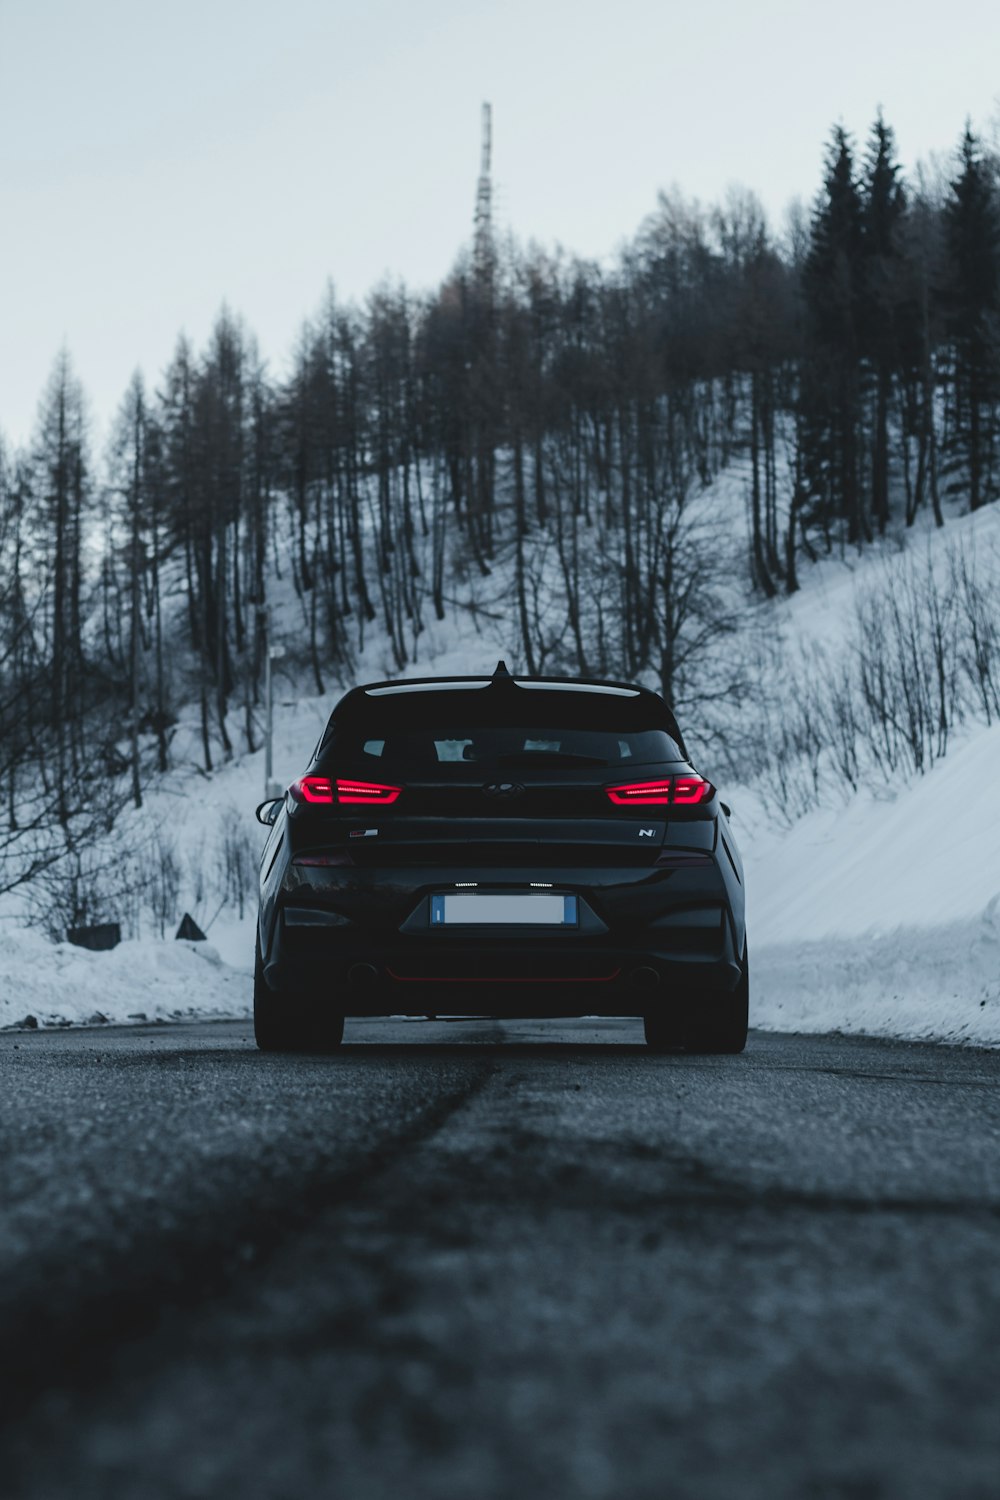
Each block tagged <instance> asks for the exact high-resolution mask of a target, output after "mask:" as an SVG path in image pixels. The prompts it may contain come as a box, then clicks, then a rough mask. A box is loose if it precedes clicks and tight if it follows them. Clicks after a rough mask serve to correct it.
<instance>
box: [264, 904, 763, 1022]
mask: <svg viewBox="0 0 1000 1500" xmlns="http://www.w3.org/2000/svg"><path fill="white" fill-rule="evenodd" d="M491 937H492V941H491V942H488V943H485V942H480V943H477V944H475V945H471V944H468V943H463V944H461V945H457V944H455V943H435V942H430V941H427V940H423V941H411V942H405V943H403V942H398V941H397V942H395V943H390V944H388V945H386V944H382V943H376V942H365V941H363V940H360V939H359V938H358V937H357V936H354V935H352V937H351V938H350V939H348V940H346V941H345V940H344V939H339V938H338V939H337V940H336V941H333V942H331V941H330V940H329V939H328V938H327V935H326V934H319V933H309V934H302V933H295V934H294V936H293V937H291V935H290V934H289V933H287V932H284V931H282V930H279V931H278V932H277V933H276V934H275V941H274V944H273V947H272V953H271V956H270V959H269V961H268V962H267V964H266V965H265V970H264V973H265V978H266V980H267V982H268V985H269V986H270V987H271V988H272V989H275V990H277V991H280V992H282V993H285V994H287V995H288V996H289V998H293V997H296V998H299V997H301V998H302V999H303V1000H308V1001H309V1002H310V1003H313V1004H317V1005H320V1006H323V1005H329V1007H330V1008H331V1009H332V1010H335V1011H337V1012H338V1013H340V1014H344V1015H349V1016H377V1015H437V1014H455V1013H459V1012H460V1013H461V1014H463V1015H489V1016H528V1015H534V1016H558V1015H569V1016H572V1015H605V1016H636V1015H641V1014H643V1013H644V1012H646V1011H648V1010H650V1009H652V1008H655V1007H656V1006H659V1005H662V1004H673V1003H676V1004H677V1005H678V1006H681V1005H683V1006H685V1007H687V1008H689V1007H691V1006H698V1005H699V1004H701V1003H705V1004H710V1003H711V1002H712V1000H713V999H717V998H721V997H722V996H723V995H726V994H729V993H731V992H732V991H733V990H734V989H735V988H736V986H737V984H738V983H739V980H740V974H741V969H740V963H739V958H738V956H737V954H736V951H735V946H734V943H733V938H732V931H731V928H730V925H729V923H728V922H726V923H724V924H723V927H722V931H721V934H720V940H719V941H718V943H717V944H716V945H715V951H713V952H701V953H698V952H691V951H686V952H678V951H677V950H676V948H672V947H670V946H669V945H667V944H664V943H653V944H649V943H644V944H634V945H633V944H629V945H628V946H622V945H621V944H613V943H610V942H607V941H601V942H587V943H584V942H579V941H578V942H576V943H569V942H566V941H565V940H563V941H561V942H554V941H549V942H545V941H539V940H538V939H537V938H536V937H534V936H532V938H530V939H528V938H525V939H523V940H521V939H519V938H518V937H516V936H514V935H513V934H510V935H508V936H507V938H506V940H505V941H504V942H503V943H500V942H498V941H497V939H496V935H495V934H491ZM290 938H291V940H290ZM303 939H304V940H303ZM324 939H326V940H325V941H324Z"/></svg>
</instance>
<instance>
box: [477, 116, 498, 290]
mask: <svg viewBox="0 0 1000 1500" xmlns="http://www.w3.org/2000/svg"><path fill="white" fill-rule="evenodd" d="M492 150H493V109H492V106H491V105H489V104H484V105H483V149H482V156H481V158H480V163H479V184H478V186H477V188H476V237H475V243H474V250H473V264H474V267H475V273H476V281H477V283H478V284H479V286H480V287H484V288H485V287H488V286H489V284H490V281H491V280H492V276H493V183H492V180H491V178H490V157H491V154H492Z"/></svg>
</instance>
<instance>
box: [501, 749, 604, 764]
mask: <svg viewBox="0 0 1000 1500" xmlns="http://www.w3.org/2000/svg"><path fill="white" fill-rule="evenodd" d="M553 761H555V762H558V764H559V765H574V766H606V765H607V764H608V762H607V761H606V760H602V759H601V758H600V756H597V755H574V754H572V752H571V751H569V750H515V751H513V752H512V753H511V754H510V755H498V756H497V764H498V765H501V766H523V765H534V766H547V765H549V764H551V763H552V762H553Z"/></svg>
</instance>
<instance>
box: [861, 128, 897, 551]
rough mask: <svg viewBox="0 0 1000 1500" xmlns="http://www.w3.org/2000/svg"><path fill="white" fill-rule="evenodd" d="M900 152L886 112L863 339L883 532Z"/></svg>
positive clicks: (871, 187) (867, 179)
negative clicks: (870, 389) (871, 389)
mask: <svg viewBox="0 0 1000 1500" xmlns="http://www.w3.org/2000/svg"><path fill="white" fill-rule="evenodd" d="M895 155H896V144H895V139H894V137H893V133H892V131H891V129H890V128H889V126H888V125H886V123H885V121H884V120H883V118H882V115H881V112H880V113H879V114H878V115H877V117H876V119H875V123H874V124H873V126H872V130H871V135H870V137H869V141H868V149H867V152H866V155H865V170H864V218H863V230H864V239H863V250H864V262H863V285H862V295H861V319H862V339H861V341H862V349H863V351H864V354H865V356H866V359H867V362H868V365H869V367H870V369H871V374H872V382H873V385H874V412H873V419H872V424H871V426H872V460H871V463H872V467H871V476H872V477H871V504H872V513H873V515H874V517H875V520H876V522H877V524H878V529H879V531H880V532H882V533H884V532H885V528H886V523H887V522H888V519H889V401H890V395H891V390H892V380H893V375H894V373H895V370H896V367H897V363H898V339H897V323H898V319H899V317H900V313H901V309H900V280H901V276H900V272H901V265H900V237H901V231H902V224H903V219H904V216H905V214H906V195H905V193H904V191H903V187H902V185H901V183H900V182H899V180H898V179H899V170H900V169H899V163H898V162H897V161H896V160H895Z"/></svg>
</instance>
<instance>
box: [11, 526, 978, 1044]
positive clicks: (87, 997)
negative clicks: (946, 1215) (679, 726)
mask: <svg viewBox="0 0 1000 1500" xmlns="http://www.w3.org/2000/svg"><path fill="white" fill-rule="evenodd" d="M997 509H1000V508H997ZM908 540H909V550H908V551H907V553H906V554H905V559H903V562H905V564H906V565H907V566H911V567H912V565H913V563H914V559H920V560H922V561H921V565H926V566H927V567H929V568H930V570H931V572H932V573H934V574H935V575H936V576H939V579H940V581H941V584H942V587H943V588H946V587H947V567H948V565H949V563H948V559H949V558H950V557H952V556H953V555H954V551H955V548H956V547H962V548H964V549H965V554H966V555H967V556H969V557H973V558H976V559H978V558H987V557H991V558H992V557H993V556H994V552H995V549H996V548H997V546H998V544H1000V514H994V513H993V510H990V511H987V512H986V513H984V514H982V515H980V516H977V517H965V518H963V519H961V520H958V521H954V522H952V523H950V524H949V526H948V527H947V528H946V529H945V530H944V531H943V532H939V533H935V532H933V531H927V532H923V533H916V534H911V535H910V536H909V538H908ZM901 565H902V563H901V540H900V538H898V537H897V538H895V539H888V540H887V541H886V542H885V543H883V544H882V545H881V546H876V547H872V548H870V549H869V550H868V552H867V553H866V554H865V555H864V556H863V557H862V558H861V559H860V560H858V559H857V558H854V559H851V560H842V559H836V558H835V559H829V560H827V561H825V562H823V563H821V564H819V565H817V566H816V567H814V568H812V569H808V570H806V571H805V572H804V575H803V579H802V583H803V587H802V589H801V590H800V592H799V593H798V594H796V595H795V596H794V597H793V598H792V599H791V600H788V601H778V602H776V603H772V604H768V605H761V606H760V607H759V611H758V612H759V613H761V617H762V619H764V620H765V621H766V624H767V627H768V630H769V633H770V635H771V637H772V639H773V641H774V644H775V650H776V651H777V655H776V657H775V663H776V665H772V668H771V671H772V673H775V672H777V673H778V674H779V675H780V672H781V670H782V663H783V662H784V661H785V660H787V659H788V658H789V656H791V655H796V654H797V656H798V658H799V659H800V660H803V659H804V660H810V659H811V660H813V661H814V662H816V663H820V664H821V665H819V666H817V671H821V672H822V671H824V670H827V667H825V666H823V665H822V663H826V664H828V666H829V664H836V663H837V662H838V661H839V660H840V659H841V658H842V657H844V656H845V655H846V654H847V653H849V652H850V650H851V649H852V648H851V632H852V630H853V629H855V628H856V620H857V614H858V605H859V600H862V599H863V598H864V596H865V591H866V589H868V588H869V586H870V584H871V583H872V581H873V580H875V579H877V578H880V577H884V573H885V570H886V569H887V568H888V569H890V570H891V569H892V568H894V567H896V566H901ZM506 592H507V580H506V579H505V575H504V570H503V567H502V566H501V567H500V568H499V569H497V570H495V571H494V575H493V576H492V577H491V578H490V579H488V580H484V581H482V582H481V583H479V584H478V593H476V594H475V595H473V593H472V592H471V585H470V593H469V600H468V601H467V602H474V603H475V604H476V606H477V607H476V608H473V609H469V608H465V609H455V610H453V612H452V613H451V614H450V615H449V617H448V619H447V620H445V621H444V622H440V623H439V622H436V621H433V620H431V621H429V622H428V623H427V625H426V628H425V629H424V631H423V633H422V634H421V635H420V637H419V639H418V642H417V643H416V644H417V646H418V651H417V653H416V658H417V659H416V660H415V661H413V662H412V663H411V665H410V666H409V667H408V668H407V671H406V674H405V675H423V674H428V673H432V674H437V673H462V672H471V671H475V672H484V671H489V670H491V669H492V667H493V666H494V665H495V663H496V661H497V659H498V657H501V656H502V657H505V658H506V659H507V660H508V662H510V663H511V665H517V664H519V652H518V650H517V646H516V641H517V632H516V627H515V622H514V621H513V619H512V618H511V615H512V611H511V609H510V606H509V602H508V598H505V594H506ZM764 612H766V613H764ZM289 624H290V628H291V622H289ZM277 668H278V675H277V677H276V693H275V703H276V707H275V745H274V774H275V778H276V779H277V780H278V781H280V782H281V783H282V784H285V783H287V782H288V781H289V780H291V779H292V778H293V777H294V776H295V775H296V774H297V773H298V772H299V771H300V769H301V767H302V765H303V763H304V761H305V760H306V758H307V757H308V754H309V752H310V751H311V749H312V746H313V745H314V743H315V741H316V738H317V736H318V734H319V731H320V729H321V727H322V725H323V724H324V722H325V720H326V717H327V715H328V713H329V711H330V709H331V707H332V706H333V704H334V703H335V702H336V700H337V698H338V697H339V696H340V692H341V689H340V688H339V687H336V688H332V689H331V690H330V691H329V692H328V693H326V694H325V695H323V696H322V697H302V696H299V695H297V694H296V691H295V689H296V682H297V672H298V667H297V665H296V663H295V662H294V660H293V661H292V662H290V663H288V664H287V665H285V666H284V675H282V670H283V664H282V663H278V664H277ZM387 675H394V674H393V672H392V667H391V662H390V660H389V659H388V652H387V647H386V642H385V639H384V638H383V636H382V635H381V634H380V633H378V632H377V631H375V632H369V635H368V638H367V640H366V642H365V645H364V649H363V650H362V651H361V652H360V653H359V657H358V662H357V669H356V680H359V681H364V680H371V679H372V678H378V677H382V676H387ZM791 707H792V705H791V703H789V704H788V712H789V713H790V712H791ZM688 728H689V732H690V737H691V740H692V743H694V744H699V743H700V737H699V726H698V724H697V723H694V724H690V725H689V726H688ZM197 743H198V716H197V709H196V707H195V706H192V707H191V708H190V709H189V710H188V711H186V712H185V713H184V714H183V715H182V718H181V723H180V724H179V726H178V729H177V731H176V734H175V739H174V744H173V751H174V754H175V757H176V759H177V762H178V765H177V768H176V769H175V770H172V771H171V772H169V773H168V774H167V775H166V776H164V777H163V778H162V779H160V780H158V781H156V782H154V783H153V784H152V785H151V786H150V788H149V790H148V792H147V795H146V799H145V805H144V807H143V809H142V811H141V812H139V813H130V814H128V815H126V816H124V817H123V819H122V820H121V821H120V823H119V824H118V825H117V827H116V831H115V835H114V843H115V846H116V848H117V849H118V850H119V851H120V850H123V849H128V850H129V855H128V857H127V859H125V864H126V865H127V866H128V869H129V870H131V871H133V874H132V875H128V876H127V878H130V879H134V880H135V882H136V885H137V887H138V885H139V884H140V883H142V882H145V884H144V885H143V888H144V889H152V890H153V891H154V893H155V891H156V889H158V886H157V881H158V880H160V881H161V882H162V881H167V884H169V885H170V890H171V891H172V892H173V900H174V904H175V906H176V909H177V910H178V911H181V910H189V911H191V912H192V914H193V915H194V917H195V919H196V920H197V921H198V922H199V923H200V924H201V925H202V926H203V927H204V928H205V929H206V930H207V931H208V933H209V938H210V942H211V947H210V949H206V947H199V945H186V944H176V943H174V942H173V941H172V935H171V928H172V925H173V924H172V923H171V924H170V926H169V927H168V925H167V924H165V923H164V924H163V933H164V937H163V938H162V939H161V938H160V935H159V933H158V931H157V925H156V922H155V921H154V920H153V919H152V918H151V915H150V912H149V910H146V909H141V903H140V902H139V901H138V898H137V900H136V906H135V921H134V933H133V934H132V936H131V940H130V941H128V942H126V943H124V944H123V945H122V946H121V947H120V948H119V949H118V950H116V952H115V953H113V954H107V955H106V954H86V953H81V952H80V951H79V950H77V949H72V948H69V947H68V946H67V945H66V944H56V945H53V944H51V943H47V942H46V941H45V939H44V938H42V937H41V936H39V935H38V934H35V933H29V934H25V933H22V932H20V931H19V930H18V929H19V925H20V924H19V917H20V916H21V915H22V914H23V907H22V906H19V905H18V903H17V902H15V901H8V903H7V906H6V908H5V911H4V916H5V918H6V921H5V927H6V929H7V931H8V934H9V935H8V937H7V939H6V940H5V942H4V948H3V954H2V957H0V975H2V978H3V989H2V994H0V1024H6V1025H11V1024H17V1023H18V1022H20V1021H23V1019H24V1018H25V1016H27V1015H32V1016H34V1017H35V1018H36V1019H37V1020H38V1021H40V1022H41V1023H42V1024H51V1023H53V1022H58V1021H59V1020H60V1019H62V1020H63V1021H64V1022H65V1021H67V1020H72V1021H76V1022H81V1021H82V1022H87V1021H90V1020H99V1019H101V1018H107V1019H111V1020H126V1019H129V1018H136V1017H138V1016H141V1017H143V1018H148V1019H156V1018H160V1019H171V1018H176V1017H178V1016H180V1015H184V1014H190V1013H191V1012H192V1011H193V1010H194V1011H206V1012H208V1013H212V1014H237V1015H238V1014H246V1013H247V1010H248V1007H249V1000H250V994H249V988H250V986H249V967H250V957H251V953H252V943H253V911H254V879H255V874H254V864H255V856H256V851H257V849H259V846H260V842H261V837H262V833H261V830H260V829H259V827H258V825H257V824H256V823H255V822H254V821H253V808H254V806H255V804H256V803H257V802H258V801H259V800H260V798H261V797H262V796H263V795H264V755H263V751H262V750H259V751H257V752H256V753H255V754H253V755H243V756H240V757H237V758H235V759H234V760H232V761H231V762H229V763H228V764H224V765H223V766H221V767H220V768H218V769H216V770H214V771H212V772H210V773H206V772H205V771H203V770H201V769H198V768H197ZM185 747H186V748H185ZM699 764H700V769H703V770H705V771H707V772H709V773H710V774H714V775H716V778H717V779H718V780H720V781H725V777H724V776H723V775H720V774H719V772H718V771H717V770H716V767H715V766H714V765H712V764H709V762H708V760H707V759H706V760H705V761H704V763H701V761H700V762H699ZM825 774H826V775H827V781H826V782H825V783H824V786H823V790H822V794H821V795H819V797H818V801H819V805H817V806H815V807H813V808H812V809H811V810H810V811H808V812H806V813H805V815H803V816H800V817H797V818H795V819H794V820H791V821H790V818H789V812H788V802H787V799H786V797H785V794H784V793H785V789H784V787H783V785H782V781H781V778H780V775H777V774H774V775H772V774H770V773H765V774H762V775H761V776H760V777H759V778H758V779H757V780H756V781H752V782H751V783H750V784H748V785H735V786H734V785H732V784H731V783H730V782H726V790H727V795H728V796H729V797H730V798H731V800H732V802H733V804H734V806H735V821H736V827H737V830H738V834H739V837H740V841H741V847H742V848H743V851H744V856H745V861H746V867H747V872H748V904H749V919H750V935H751V944H752V951H753V995H752V1008H753V1021H754V1024H756V1025H758V1026H764V1027H773V1028H779V1029H786V1030H796V1029H800V1030H830V1029H840V1030H844V1031H866V1032H872V1033H878V1034H884V1035H894V1036H904V1037H934V1038H938V1039H942V1040H949V1041H960V1040H964V1041H973V1042H978V1043H981V1044H988V1045H1000V725H998V724H996V723H993V724H992V725H989V726H987V725H985V724H983V723H978V722H976V721H975V720H974V719H972V718H969V719H968V720H966V721H964V722H961V723H959V724H957V725H956V726H955V727H954V729H953V731H952V734H951V737H950V741H949V745H948V753H947V754H946V755H945V757H944V758H943V759H940V760H938V761H937V763H936V764H934V765H932V766H931V768H930V770H929V771H928V772H927V773H926V774H925V775H913V774H909V775H904V774H902V773H900V774H898V775H896V776H894V777H892V778H890V779H888V780H887V779H886V778H885V777H884V776H883V777H882V778H880V779H877V780H872V782H871V783H870V784H863V785H861V786H860V787H859V789H858V790H857V791H856V792H854V793H850V792H849V790H848V791H847V792H845V790H844V788H842V787H841V788H839V789H838V788H837V787H836V786H835V785H831V784H830V781H829V773H828V772H827V773H825ZM135 851H145V854H144V855H142V854H137V853H136V852H135ZM123 858H124V856H123ZM143 859H145V860H146V864H145V865H144V866H143V864H142V860H143ZM158 869H160V871H161V874H159V875H158V874H157V870H158ZM164 871H165V872H166V873H165V874H164V873H163V872H164ZM140 876H141V881H140ZM168 877H169V878H168ZM167 894H168V895H169V894H170V892H168V893H167ZM241 903H242V906H243V911H242V914H241V913H240V910H239V906H240V904H241ZM167 904H169V902H168V903H167Z"/></svg>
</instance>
